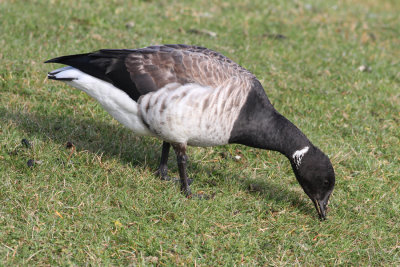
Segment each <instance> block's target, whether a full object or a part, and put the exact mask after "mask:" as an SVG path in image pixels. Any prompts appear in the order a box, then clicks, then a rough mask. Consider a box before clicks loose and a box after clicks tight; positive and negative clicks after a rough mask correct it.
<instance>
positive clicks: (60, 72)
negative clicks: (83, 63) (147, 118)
mask: <svg viewBox="0 0 400 267" xmlns="http://www.w3.org/2000/svg"><path fill="white" fill-rule="evenodd" d="M50 75H54V76H55V77H56V78H58V79H60V78H72V79H74V80H72V81H63V82H65V83H67V84H69V85H71V86H73V87H75V88H77V89H79V90H81V91H84V92H86V93H87V94H88V95H90V96H91V97H93V98H94V99H96V100H97V101H99V103H100V104H101V105H102V106H103V108H104V109H105V110H106V111H107V112H108V113H110V114H111V116H113V117H114V118H115V119H116V120H117V121H119V122H120V123H122V124H123V125H125V126H126V127H128V128H129V129H131V130H132V131H133V132H135V133H136V134H138V135H152V133H151V132H150V131H149V129H148V128H147V127H146V125H144V123H143V121H142V119H141V116H140V111H139V109H138V104H137V103H136V102H135V101H133V100H132V98H130V97H129V96H128V95H127V94H126V93H125V92H124V91H122V90H121V89H118V88H117V87H115V86H114V85H112V84H111V83H108V82H105V81H103V80H100V79H98V78H96V77H93V76H91V75H88V74H86V73H84V72H82V71H80V70H78V69H75V68H73V67H64V68H60V69H57V70H54V71H52V72H51V73H50Z"/></svg>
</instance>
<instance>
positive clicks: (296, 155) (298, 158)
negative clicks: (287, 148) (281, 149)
mask: <svg viewBox="0 0 400 267" xmlns="http://www.w3.org/2000/svg"><path fill="white" fill-rule="evenodd" d="M308 149H309V147H308V146H306V147H304V148H302V149H300V150H296V151H295V152H294V153H293V156H292V157H293V160H294V164H295V165H296V167H297V168H299V167H300V164H301V159H302V158H303V157H304V155H305V154H306V153H307V152H308Z"/></svg>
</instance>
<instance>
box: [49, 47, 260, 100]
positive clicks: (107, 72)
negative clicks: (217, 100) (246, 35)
mask: <svg viewBox="0 0 400 267" xmlns="http://www.w3.org/2000/svg"><path fill="white" fill-rule="evenodd" d="M49 62H55V63H62V64H66V65H70V66H72V67H75V68H77V69H80V70H81V71H83V72H85V73H88V74H90V75H92V76H95V77H97V78H100V79H102V80H105V81H108V82H110V83H112V84H114V86H116V87H118V88H120V89H122V90H123V91H125V92H126V93H127V94H128V95H129V96H130V97H131V98H133V99H134V100H135V101H136V100H137V99H138V98H139V97H140V96H141V95H144V94H147V93H149V92H153V91H157V90H158V89H160V88H163V87H164V86H165V85H167V84H170V83H178V84H182V85H183V84H187V83H196V84H199V85H202V86H209V87H214V88H215V87H217V86H220V85H222V84H224V82H227V81H230V80H232V79H242V80H250V79H252V78H254V76H253V74H251V73H250V72H249V71H247V70H246V69H244V68H242V67H241V66H239V65H238V64H237V63H235V62H233V61H232V60H230V59H228V58H227V57H225V56H223V55H222V54H220V53H218V52H215V51H213V50H210V49H207V48H204V47H199V46H189V45H160V46H149V47H145V48H140V49H102V50H99V51H96V52H93V53H88V54H80V55H72V56H64V57H59V58H55V59H51V60H48V61H46V63H49Z"/></svg>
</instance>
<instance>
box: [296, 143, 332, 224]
mask: <svg viewBox="0 0 400 267" xmlns="http://www.w3.org/2000/svg"><path fill="white" fill-rule="evenodd" d="M291 163H292V167H293V170H294V173H295V175H296V178H297V180H298V181H299V183H300V185H301V187H302V188H303V190H304V192H305V193H306V194H307V195H308V197H309V198H310V199H311V201H312V202H313V203H314V206H315V208H316V210H317V212H318V215H319V218H320V219H321V220H325V219H326V208H327V205H328V200H329V197H330V195H331V193H332V191H333V187H334V186H335V172H334V170H333V167H332V164H331V162H330V160H329V158H328V157H327V156H326V155H325V154H324V153H323V152H322V151H321V150H319V149H318V148H316V147H314V146H312V145H311V146H306V147H304V148H303V149H301V150H297V151H295V152H294V153H293V155H292V159H291Z"/></svg>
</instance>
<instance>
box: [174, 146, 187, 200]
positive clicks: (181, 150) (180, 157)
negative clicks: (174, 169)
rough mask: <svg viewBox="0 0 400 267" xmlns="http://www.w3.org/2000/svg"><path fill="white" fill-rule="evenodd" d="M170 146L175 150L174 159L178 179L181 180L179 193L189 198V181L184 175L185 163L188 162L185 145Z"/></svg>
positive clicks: (185, 174)
mask: <svg viewBox="0 0 400 267" xmlns="http://www.w3.org/2000/svg"><path fill="white" fill-rule="evenodd" d="M172 146H173V148H174V150H175V154H176V159H177V162H178V170H179V177H180V180H181V191H182V193H184V194H185V196H186V197H190V196H191V195H192V193H191V191H190V187H189V185H190V184H189V179H188V177H187V173H186V163H187V160H188V157H187V156H186V145H183V144H174V145H172Z"/></svg>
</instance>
